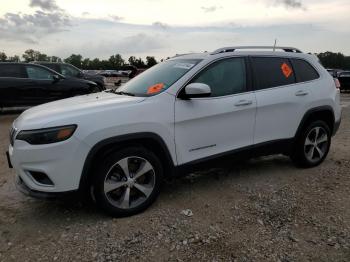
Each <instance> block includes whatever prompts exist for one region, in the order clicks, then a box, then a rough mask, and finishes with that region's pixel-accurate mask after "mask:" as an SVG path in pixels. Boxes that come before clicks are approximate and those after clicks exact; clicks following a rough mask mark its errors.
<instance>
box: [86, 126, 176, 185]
mask: <svg viewBox="0 0 350 262" xmlns="http://www.w3.org/2000/svg"><path fill="white" fill-rule="evenodd" d="M135 145H136V146H144V147H145V148H147V149H149V150H150V151H152V152H154V153H155V154H156V155H157V156H158V157H159V158H160V161H161V163H162V164H163V168H164V174H165V176H171V175H173V172H174V166H175V164H174V161H173V159H172V157H171V154H170V152H169V149H168V147H167V146H166V143H165V142H164V140H163V139H162V138H161V137H160V136H159V135H157V134H154V133H146V132H145V133H135V134H127V135H121V136H115V137H110V138H107V139H104V140H102V141H100V142H98V143H97V144H95V145H94V146H93V147H92V148H91V150H90V151H89V153H88V155H87V157H86V159H85V162H84V166H83V170H82V174H81V178H80V183H79V190H81V191H85V190H87V189H88V188H89V186H90V183H91V178H92V177H93V172H94V168H95V167H96V165H97V164H98V163H99V161H101V160H102V159H103V157H104V156H106V155H107V154H109V153H111V152H113V151H116V150H118V149H121V148H125V147H127V146H135Z"/></svg>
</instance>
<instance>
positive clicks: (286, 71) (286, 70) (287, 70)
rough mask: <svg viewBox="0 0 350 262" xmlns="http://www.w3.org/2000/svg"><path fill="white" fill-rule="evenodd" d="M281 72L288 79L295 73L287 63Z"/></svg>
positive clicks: (283, 65)
mask: <svg viewBox="0 0 350 262" xmlns="http://www.w3.org/2000/svg"><path fill="white" fill-rule="evenodd" d="M281 70H282V73H283V74H284V76H285V77H286V78H288V77H289V76H290V75H291V74H292V73H293V70H292V68H290V66H289V65H287V64H286V63H283V64H282V65H281Z"/></svg>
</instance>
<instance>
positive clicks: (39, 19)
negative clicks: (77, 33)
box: [0, 10, 71, 43]
mask: <svg viewBox="0 0 350 262" xmlns="http://www.w3.org/2000/svg"><path fill="white" fill-rule="evenodd" d="M70 26H71V21H70V18H69V16H68V15H67V14H65V13H62V12H54V13H50V12H44V11H40V10H38V11H36V12H35V13H34V14H21V13H17V14H15V13H6V14H5V15H4V17H3V18H0V35H1V38H4V39H8V40H16V41H23V42H28V43H36V42H37V41H38V39H39V38H40V37H42V36H45V35H49V34H53V33H57V32H62V31H64V30H66V29H67V28H68V27H70Z"/></svg>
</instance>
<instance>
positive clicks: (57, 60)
mask: <svg viewBox="0 0 350 262" xmlns="http://www.w3.org/2000/svg"><path fill="white" fill-rule="evenodd" d="M48 59H49V61H50V62H54V63H60V62H62V59H61V58H59V57H58V56H51V57H48Z"/></svg>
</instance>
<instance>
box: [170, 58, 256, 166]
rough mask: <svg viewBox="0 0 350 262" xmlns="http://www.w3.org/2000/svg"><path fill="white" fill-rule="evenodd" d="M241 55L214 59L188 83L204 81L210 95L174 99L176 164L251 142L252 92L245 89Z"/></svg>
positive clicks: (252, 130)
mask: <svg viewBox="0 0 350 262" xmlns="http://www.w3.org/2000/svg"><path fill="white" fill-rule="evenodd" d="M246 68H247V67H246V64H245V59H244V58H242V57H236V58H225V59H221V60H219V61H216V62H214V63H212V64H211V65H209V66H208V67H206V68H205V69H204V70H202V71H201V72H200V73H199V74H197V75H196V76H195V77H194V79H192V80H191V82H190V83H205V84H207V85H209V86H210V88H211V91H212V93H211V96H210V97H206V98H192V99H190V100H182V99H179V98H177V99H176V101H175V143H176V152H177V160H178V164H184V163H186V162H190V161H194V160H198V159H202V158H206V157H208V156H214V155H217V154H220V153H226V152H229V151H231V150H234V149H238V148H242V147H246V146H250V145H252V144H253V132H254V122H255V112H256V99H255V94H254V93H253V92H251V91H250V90H248V89H249V88H248V85H247V70H246Z"/></svg>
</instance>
